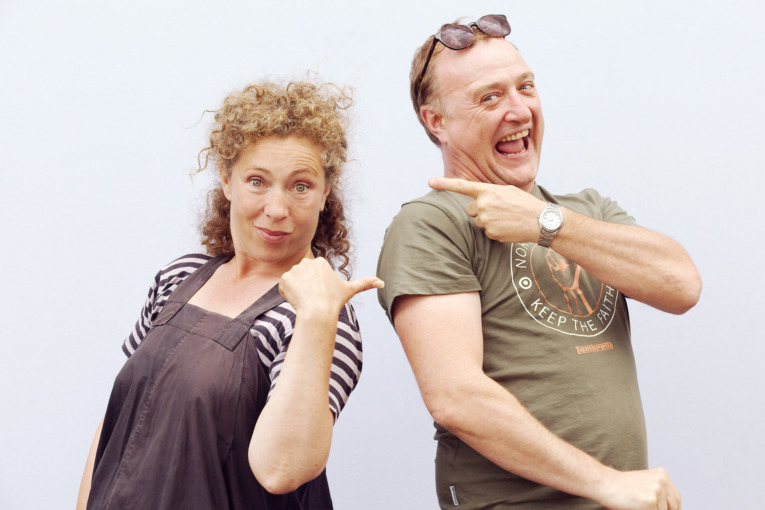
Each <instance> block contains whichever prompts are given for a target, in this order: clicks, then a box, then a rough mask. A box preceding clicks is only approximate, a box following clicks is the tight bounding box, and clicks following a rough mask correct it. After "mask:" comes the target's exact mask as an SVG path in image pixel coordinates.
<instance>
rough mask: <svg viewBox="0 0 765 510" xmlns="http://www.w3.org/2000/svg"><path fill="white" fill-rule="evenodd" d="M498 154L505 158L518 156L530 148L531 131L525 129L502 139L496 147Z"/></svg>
mask: <svg viewBox="0 0 765 510" xmlns="http://www.w3.org/2000/svg"><path fill="white" fill-rule="evenodd" d="M495 148H496V149H497V152H499V153H500V154H503V155H505V156H518V155H520V154H523V153H524V152H526V151H527V150H528V148H529V130H528V129H524V130H523V131H519V132H517V133H513V134H512V135H508V136H506V137H504V138H502V139H501V140H500V141H499V142H497V145H496V146H495Z"/></svg>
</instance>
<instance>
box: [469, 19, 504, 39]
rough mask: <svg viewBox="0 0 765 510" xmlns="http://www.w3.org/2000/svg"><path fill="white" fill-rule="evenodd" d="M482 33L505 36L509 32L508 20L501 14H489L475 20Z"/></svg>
mask: <svg viewBox="0 0 765 510" xmlns="http://www.w3.org/2000/svg"><path fill="white" fill-rule="evenodd" d="M476 25H478V28H480V29H481V31H483V33H484V34H487V35H492V36H494V37H505V36H506V35H508V34H510V22H509V21H507V18H506V17H505V16H504V15H503V14H489V15H487V16H484V17H482V18H481V19H479V20H478V21H477V22H476Z"/></svg>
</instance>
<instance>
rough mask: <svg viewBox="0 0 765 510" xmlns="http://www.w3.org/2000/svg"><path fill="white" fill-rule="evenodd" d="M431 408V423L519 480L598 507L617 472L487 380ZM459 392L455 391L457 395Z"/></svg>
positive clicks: (432, 405)
mask: <svg viewBox="0 0 765 510" xmlns="http://www.w3.org/2000/svg"><path fill="white" fill-rule="evenodd" d="M467 384H470V386H472V387H470V388H468V387H466V386H463V387H462V388H461V390H462V395H463V396H458V394H457V393H456V392H455V393H454V394H453V395H452V396H450V397H446V398H443V399H442V400H440V402H438V401H436V402H430V403H429V406H428V407H429V408H431V412H432V414H433V418H434V419H435V420H436V422H438V423H439V424H440V425H441V426H443V427H444V428H446V429H447V430H449V431H450V432H451V433H453V434H454V435H456V436H457V437H459V438H460V439H461V440H462V441H464V442H465V443H467V444H468V445H470V446H471V447H472V448H473V449H474V450H476V451H477V452H478V453H480V454H481V455H483V456H484V457H486V458H487V459H489V460H490V461H492V462H493V463H494V464H496V465H498V466H499V467H501V468H502V469H505V470H507V471H510V472H512V473H514V474H516V475H518V476H521V477H523V478H526V479H529V480H532V481H535V482H537V483H540V484H542V485H546V486H549V487H553V488H555V489H558V490H561V491H563V492H567V493H569V494H574V495H577V496H583V497H586V498H589V499H593V500H596V501H602V499H603V497H604V494H605V492H606V490H607V489H606V488H607V487H608V486H609V484H610V483H611V478H612V477H613V476H614V475H616V474H617V473H618V472H617V471H616V470H614V469H612V468H609V467H607V466H605V465H603V464H601V463H600V462H599V461H597V460H596V459H594V458H593V457H591V456H590V455H588V454H586V453H585V452H583V451H582V450H580V449H578V448H576V447H574V446H573V445H571V444H569V443H567V442H565V441H563V440H562V439H561V438H559V437H558V436H556V435H555V434H553V433H552V432H550V431H549V430H548V429H547V428H546V427H545V426H544V425H542V424H541V423H540V422H539V421H538V420H537V419H536V418H534V416H532V415H531V413H529V412H528V411H527V410H526V409H525V408H524V407H523V405H522V404H521V403H520V402H519V401H518V400H517V399H516V398H515V397H514V396H513V395H512V394H511V393H509V392H508V391H507V390H505V389H504V388H502V387H501V386H500V385H499V384H497V383H496V382H494V381H492V380H491V379H489V378H488V377H485V376H483V377H482V378H481V380H477V381H476V382H475V383H472V382H471V383H467ZM458 391H459V390H458Z"/></svg>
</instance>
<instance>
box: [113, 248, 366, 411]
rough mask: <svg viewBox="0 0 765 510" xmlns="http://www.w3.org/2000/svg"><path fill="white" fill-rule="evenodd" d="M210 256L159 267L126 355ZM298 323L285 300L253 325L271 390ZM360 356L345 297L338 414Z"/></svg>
mask: <svg viewBox="0 0 765 510" xmlns="http://www.w3.org/2000/svg"><path fill="white" fill-rule="evenodd" d="M211 258H212V257H210V256H209V255H204V254H190V255H185V256H183V257H180V258H178V259H176V260H174V261H173V262H171V263H170V264H168V265H166V266H165V267H163V268H162V269H160V270H159V272H158V273H157V275H156V276H155V277H154V281H153V282H152V284H151V287H150V288H149V295H148V296H147V297H146V303H145V304H144V306H143V310H142V311H141V316H140V317H139V318H138V321H137V322H136V324H135V327H134V328H133V331H132V332H131V333H130V335H129V336H128V337H127V338H126V339H125V341H124V343H123V344H122V350H123V352H124V353H125V355H127V356H128V357H130V356H131V355H132V354H133V353H134V352H135V350H136V349H137V348H138V346H139V345H140V344H141V341H143V339H144V338H146V335H147V334H148V332H149V330H150V329H151V325H152V321H153V320H155V319H156V318H157V315H159V312H160V311H161V310H162V307H163V306H164V304H165V302H167V299H168V297H169V296H170V294H171V293H172V292H173V290H175V288H176V287H177V286H178V285H179V284H180V283H181V282H182V281H183V280H184V279H185V278H186V277H187V276H189V275H190V274H191V273H193V272H194V271H196V270H197V269H199V268H200V267H201V266H202V265H204V264H205V262H207V261H208V260H210V259H211ZM294 328H295V309H294V308H292V305H290V304H289V303H288V302H286V301H285V302H282V303H280V304H279V305H277V306H275V307H274V308H272V309H270V310H268V311H267V312H265V313H263V314H261V315H260V316H259V317H258V318H256V319H255V322H254V323H253V325H252V327H251V328H250V334H251V335H252V336H253V338H254V339H255V343H256V345H257V348H258V354H259V356H260V362H261V363H262V364H263V367H264V368H265V370H266V372H267V373H268V375H269V377H270V378H271V390H270V391H273V389H274V385H275V384H276V379H277V378H278V377H279V372H280V371H281V367H282V364H283V363H284V357H285V356H286V354H287V347H288V346H289V343H290V340H291V339H292V332H293V331H294ZM362 360H363V356H362V350H361V334H360V332H359V325H358V322H357V321H356V314H355V313H354V311H353V307H352V306H351V305H350V304H349V303H346V305H345V306H344V307H343V309H342V311H341V312H340V316H339V317H338V320H337V336H336V338H335V353H334V355H333V357H332V370H331V373H330V381H329V407H330V409H331V410H332V412H333V413H334V415H335V418H337V416H338V415H339V414H340V411H341V410H342V409H343V407H344V406H345V403H346V402H347V401H348V395H350V393H351V391H353V388H354V387H355V386H356V383H357V382H358V380H359V376H360V375H361V367H362ZM269 394H270V392H269Z"/></svg>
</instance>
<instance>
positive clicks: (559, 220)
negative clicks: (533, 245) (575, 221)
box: [537, 203, 563, 248]
mask: <svg viewBox="0 0 765 510" xmlns="http://www.w3.org/2000/svg"><path fill="white" fill-rule="evenodd" d="M561 225H563V211H562V210H561V208H560V206H559V205H558V204H553V203H548V204H547V207H545V208H544V209H543V210H542V212H541V213H540V214H539V241H537V244H539V245H540V246H544V247H545V248H549V247H550V244H551V243H552V240H553V238H554V237H555V234H557V233H558V231H559V230H560V227H561Z"/></svg>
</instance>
